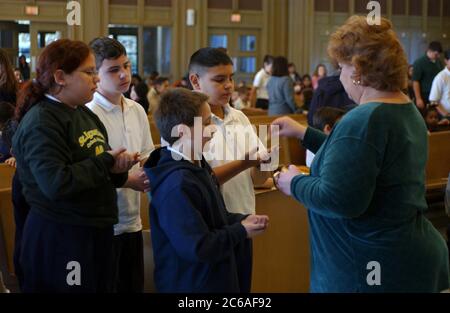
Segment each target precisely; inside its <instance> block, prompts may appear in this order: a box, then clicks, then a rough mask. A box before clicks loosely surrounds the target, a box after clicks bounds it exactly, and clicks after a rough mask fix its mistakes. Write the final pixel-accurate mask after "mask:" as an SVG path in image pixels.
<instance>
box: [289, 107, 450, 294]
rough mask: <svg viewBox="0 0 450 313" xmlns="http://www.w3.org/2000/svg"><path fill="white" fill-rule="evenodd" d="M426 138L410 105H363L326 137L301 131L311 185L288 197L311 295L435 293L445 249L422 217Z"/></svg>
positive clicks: (445, 278) (306, 182)
mask: <svg viewBox="0 0 450 313" xmlns="http://www.w3.org/2000/svg"><path fill="white" fill-rule="evenodd" d="M427 141H428V137H427V130H426V126H425V123H424V121H423V118H422V117H421V115H420V114H419V112H418V110H417V109H416V108H415V106H414V105H413V104H412V103H410V104H403V105H399V104H386V103H368V104H364V105H361V106H359V107H357V108H356V109H354V110H352V111H350V112H349V113H348V114H347V115H345V116H344V118H343V119H342V120H341V121H340V122H339V123H338V124H337V125H336V127H335V128H334V129H333V131H332V133H331V134H330V135H329V136H328V137H326V136H325V135H324V134H323V133H322V132H320V131H317V130H314V129H312V128H308V130H307V132H306V134H305V138H304V141H303V144H304V146H305V147H306V148H308V149H310V150H311V151H312V152H315V153H316V156H315V159H314V161H313V163H312V165H311V175H310V176H297V177H295V178H294V179H293V180H292V183H291V193H292V195H293V197H295V198H296V199H297V200H298V201H300V202H302V203H303V204H304V205H305V206H306V208H307V209H308V217H309V223H310V246H311V291H312V292H439V291H441V290H443V289H446V288H448V287H449V265H448V264H449V263H448V251H447V247H446V243H445V241H444V239H443V238H442V236H441V235H440V234H439V233H438V231H437V230H436V229H435V228H434V227H433V226H432V224H431V223H430V222H429V221H428V220H427V219H426V218H425V217H424V215H423V212H424V211H425V210H426V208H427V204H426V201H425V165H426V161H427Z"/></svg>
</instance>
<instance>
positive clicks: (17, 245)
mask: <svg viewBox="0 0 450 313" xmlns="http://www.w3.org/2000/svg"><path fill="white" fill-rule="evenodd" d="M12 202H13V207H14V221H15V223H16V234H15V239H14V272H15V274H16V277H17V280H18V282H19V287H20V289H22V286H23V272H22V267H21V266H20V262H19V258H20V251H21V245H22V234H23V227H24V225H25V221H26V219H27V216H28V213H29V212H30V206H29V205H28V203H27V201H26V200H25V197H24V196H23V194H22V184H21V182H20V179H19V175H18V173H17V171H16V173H15V174H14V177H13V181H12Z"/></svg>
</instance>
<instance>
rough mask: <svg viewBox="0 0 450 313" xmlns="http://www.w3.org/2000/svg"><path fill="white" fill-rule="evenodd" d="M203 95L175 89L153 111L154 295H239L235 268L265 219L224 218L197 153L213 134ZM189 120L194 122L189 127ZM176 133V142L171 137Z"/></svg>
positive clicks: (150, 171)
mask: <svg viewBox="0 0 450 313" xmlns="http://www.w3.org/2000/svg"><path fill="white" fill-rule="evenodd" d="M207 100H208V98H207V96H205V95H204V94H201V93H198V92H192V91H189V90H186V89H182V88H177V89H173V90H171V91H168V92H167V93H166V94H165V95H163V97H162V98H161V102H160V105H159V106H158V108H157V110H156V112H155V113H154V118H155V121H156V124H157V126H158V128H159V131H160V133H161V136H162V138H163V139H164V140H165V141H167V142H168V144H169V146H167V147H163V148H161V149H158V150H155V151H154V152H153V153H152V154H151V155H150V158H149V160H148V161H147V162H146V164H145V166H144V169H145V171H146V173H147V175H148V177H149V178H150V184H151V190H152V202H151V206H150V222H151V230H152V242H153V252H154V261H155V273H154V277H155V285H156V288H157V290H158V291H159V292H205V293H206V292H240V291H242V290H246V286H248V285H249V284H250V282H249V281H243V279H242V277H250V276H246V275H240V274H241V273H239V272H238V268H239V266H240V264H237V263H238V262H239V261H238V260H242V258H241V256H240V255H238V254H239V253H242V251H243V250H242V249H241V248H242V247H240V245H247V246H248V247H249V245H248V239H249V238H252V237H253V236H255V235H257V234H260V233H262V232H263V231H264V230H265V229H266V227H267V225H268V217H267V216H258V215H242V214H233V213H228V212H227V210H226V207H225V203H224V201H223V197H222V195H221V193H220V189H219V184H218V182H217V179H216V178H215V176H214V174H213V171H212V170H211V167H210V166H209V165H208V163H207V162H205V161H204V160H203V158H202V150H203V148H204V146H205V145H206V144H207V142H208V141H209V139H210V137H211V136H208V135H207V133H209V135H212V132H213V131H214V128H213V127H214V126H211V125H210V124H211V110H210V108H209V105H208V103H207V102H206V101H207ZM194 120H195V123H194ZM173 134H177V136H178V137H172V136H173Z"/></svg>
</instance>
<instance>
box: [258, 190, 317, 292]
mask: <svg viewBox="0 0 450 313" xmlns="http://www.w3.org/2000/svg"><path fill="white" fill-rule="evenodd" d="M256 213H257V214H265V215H268V216H269V218H270V221H269V227H268V229H267V230H266V232H265V233H264V234H262V235H260V236H256V237H255V238H254V239H253V279H252V292H308V291H309V272H310V251H309V234H308V229H309V226H308V216H307V211H306V209H305V208H304V207H303V205H301V204H300V203H298V202H297V201H296V200H294V199H293V198H290V197H287V196H285V195H283V194H282V193H281V192H279V191H278V190H270V191H262V192H261V191H260V192H257V194H256Z"/></svg>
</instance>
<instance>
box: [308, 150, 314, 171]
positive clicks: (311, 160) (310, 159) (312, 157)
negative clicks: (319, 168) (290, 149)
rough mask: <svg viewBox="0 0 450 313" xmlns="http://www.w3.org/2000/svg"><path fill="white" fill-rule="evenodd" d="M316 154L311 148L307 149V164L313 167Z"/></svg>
mask: <svg viewBox="0 0 450 313" xmlns="http://www.w3.org/2000/svg"><path fill="white" fill-rule="evenodd" d="M315 156H316V155H315V154H314V153H312V152H311V151H309V150H306V166H307V167H311V164H312V162H313V161H314V157H315Z"/></svg>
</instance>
